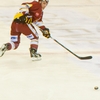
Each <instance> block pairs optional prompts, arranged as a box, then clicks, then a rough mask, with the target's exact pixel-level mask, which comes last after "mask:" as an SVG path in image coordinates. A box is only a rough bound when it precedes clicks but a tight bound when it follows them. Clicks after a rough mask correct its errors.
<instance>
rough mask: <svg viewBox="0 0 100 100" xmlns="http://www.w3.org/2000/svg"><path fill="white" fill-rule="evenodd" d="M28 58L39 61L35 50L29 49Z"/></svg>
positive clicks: (39, 58) (39, 56) (38, 55)
mask: <svg viewBox="0 0 100 100" xmlns="http://www.w3.org/2000/svg"><path fill="white" fill-rule="evenodd" d="M30 56H31V59H32V60H33V61H38V60H41V55H40V54H39V53H37V52H36V50H35V49H32V48H30Z"/></svg>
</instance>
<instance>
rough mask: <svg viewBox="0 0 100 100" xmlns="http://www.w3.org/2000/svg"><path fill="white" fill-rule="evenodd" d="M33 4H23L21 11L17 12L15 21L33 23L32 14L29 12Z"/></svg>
mask: <svg viewBox="0 0 100 100" xmlns="http://www.w3.org/2000/svg"><path fill="white" fill-rule="evenodd" d="M31 6H32V5H31V4H27V3H25V4H22V5H21V7H20V9H19V12H18V13H17V14H15V16H14V21H15V22H17V23H28V24H30V23H32V16H31V15H30V14H29V8H30V7H31Z"/></svg>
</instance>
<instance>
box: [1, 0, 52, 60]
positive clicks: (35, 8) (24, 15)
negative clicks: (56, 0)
mask: <svg viewBox="0 0 100 100" xmlns="http://www.w3.org/2000/svg"><path fill="white" fill-rule="evenodd" d="M48 2H49V0H38V1H32V2H25V3H22V4H21V8H20V9H19V12H18V13H17V14H15V16H14V19H13V22H12V24H11V32H10V35H11V37H10V40H11V42H8V43H5V44H3V45H2V46H1V48H0V57H2V56H3V55H4V53H5V52H6V51H8V50H11V49H13V50H15V49H17V48H18V46H19V44H20V36H21V34H24V35H25V36H26V37H27V38H28V39H30V47H29V50H30V56H31V58H32V60H40V59H41V55H40V54H39V53H37V50H38V42H39V35H38V33H37V31H36V29H35V27H34V26H33V25H32V23H34V24H35V25H37V26H38V27H39V28H40V29H42V30H43V31H42V34H43V36H45V37H46V38H50V32H49V29H48V28H46V27H45V26H44V25H43V21H42V18H43V10H44V8H45V7H46V6H47V5H48Z"/></svg>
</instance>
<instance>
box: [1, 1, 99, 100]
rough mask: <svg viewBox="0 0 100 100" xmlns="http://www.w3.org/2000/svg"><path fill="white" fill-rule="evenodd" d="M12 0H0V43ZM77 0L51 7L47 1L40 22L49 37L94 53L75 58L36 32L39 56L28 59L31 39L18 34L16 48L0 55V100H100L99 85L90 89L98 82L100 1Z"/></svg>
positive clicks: (73, 48)
mask: <svg viewBox="0 0 100 100" xmlns="http://www.w3.org/2000/svg"><path fill="white" fill-rule="evenodd" d="M7 1H11V0H7ZM12 1H13V2H12V3H11V2H10V3H9V2H8V5H7V2H4V1H1V2H2V5H1V4H0V45H2V44H3V43H6V42H9V41H10V25H11V22H12V19H13V16H14V14H15V13H16V12H17V11H18V9H19V6H20V5H17V4H14V1H15V0H12ZM21 1H22V0H21ZM23 1H24V0H23ZM55 1H56V2H57V0H55ZM58 1H59V2H60V0H58ZM76 1H77V3H76V2H75V1H74V0H72V2H71V1H70V2H68V0H66V2H65V0H64V2H65V5H64V6H63V4H61V5H60V3H58V5H55V6H54V5H53V4H54V3H55V2H54V3H52V2H53V0H51V2H50V5H48V6H47V8H46V9H45V10H44V19H43V21H44V23H45V25H46V26H47V27H48V28H50V32H51V35H52V37H53V38H55V39H56V40H58V41H59V42H60V43H62V44H63V45H64V46H66V47H67V48H68V49H70V50H71V51H73V52H74V53H75V54H77V55H78V56H82V57H84V56H93V58H92V59H91V60H80V59H78V58H76V57H75V56H73V55H72V54H71V53H70V52H68V51H67V50H65V49H64V48H63V47H61V46H60V45H59V44H57V43H56V42H54V41H53V40H52V39H46V38H45V37H43V36H42V34H41V32H39V34H40V41H39V50H38V52H39V53H41V55H42V60H41V61H35V62H33V61H31V59H30V55H29V44H30V40H28V39H27V38H26V37H25V36H23V35H22V36H21V44H20V46H19V48H18V49H17V50H12V51H8V52H6V53H5V55H4V56H3V57H1V58H0V100H100V89H98V90H94V87H95V86H98V87H100V19H99V17H100V14H99V13H100V5H99V4H100V2H99V1H98V0H95V1H98V3H95V2H93V0H85V1H84V2H83V4H82V3H81V4H80V1H79V0H76ZM78 1H79V4H78ZM21 3H22V2H19V4H21ZM13 4H14V5H16V6H13ZM67 4H68V5H67Z"/></svg>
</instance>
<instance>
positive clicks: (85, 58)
mask: <svg viewBox="0 0 100 100" xmlns="http://www.w3.org/2000/svg"><path fill="white" fill-rule="evenodd" d="M79 59H81V60H89V59H92V56H86V57H79Z"/></svg>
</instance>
